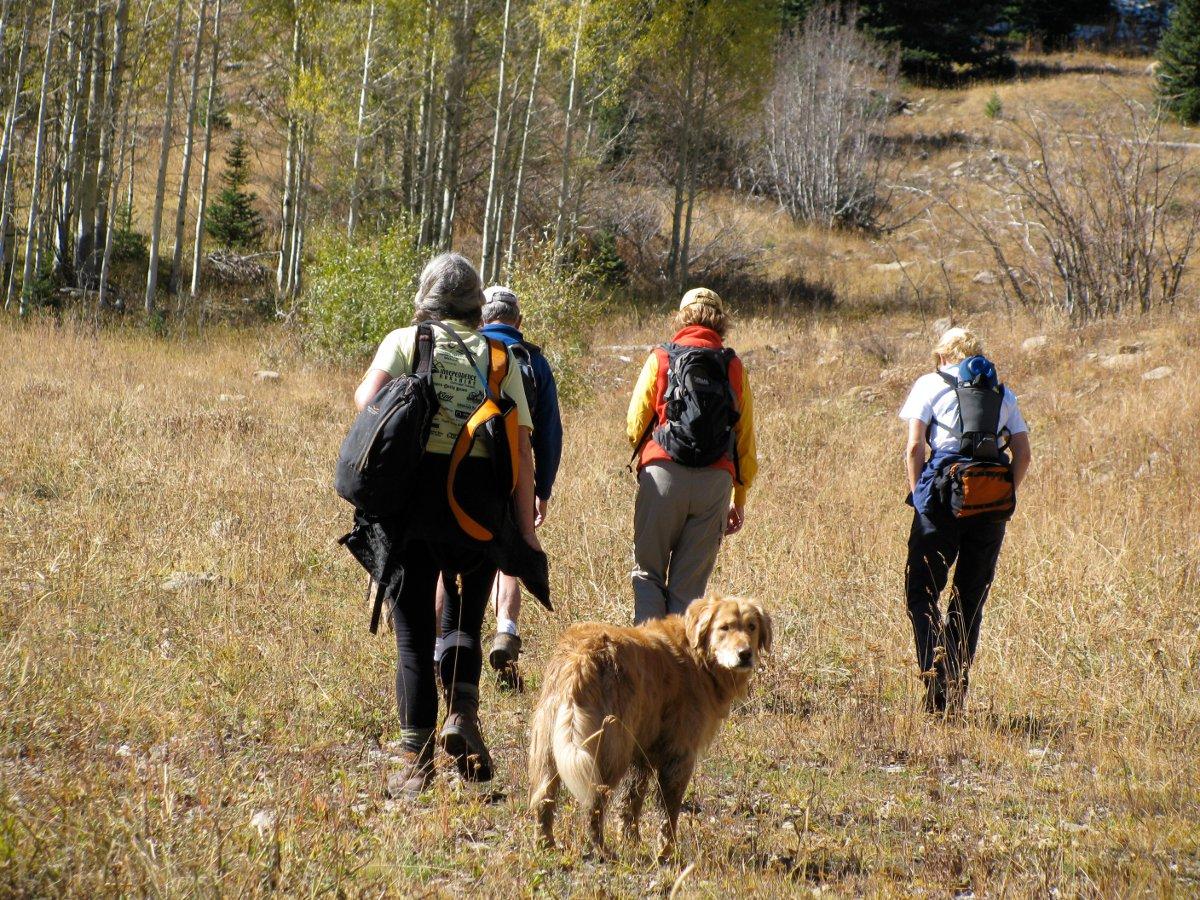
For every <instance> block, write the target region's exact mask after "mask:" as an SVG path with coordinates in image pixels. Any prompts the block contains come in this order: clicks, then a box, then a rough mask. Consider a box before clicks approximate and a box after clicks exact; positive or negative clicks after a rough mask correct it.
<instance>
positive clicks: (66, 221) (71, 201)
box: [54, 8, 95, 281]
mask: <svg viewBox="0 0 1200 900" xmlns="http://www.w3.org/2000/svg"><path fill="white" fill-rule="evenodd" d="M92 16H93V11H91V10H88V11H87V12H85V13H84V17H83V22H82V24H81V25H80V26H79V31H78V33H76V31H75V10H74V8H72V9H71V12H70V15H69V16H68V18H67V29H66V32H67V35H68V37H67V41H68V48H69V51H70V55H69V56H68V57H67V67H68V68H69V69H74V70H75V77H74V78H72V79H71V80H70V81H68V82H67V98H66V102H65V103H64V115H65V120H66V124H65V128H63V121H62V120H61V119H60V120H59V122H58V123H56V124H57V125H58V126H59V127H60V128H63V141H64V143H65V144H66V148H65V152H63V151H62V150H60V152H59V161H60V168H59V171H60V172H61V176H62V183H61V185H60V190H61V193H60V194H59V207H58V211H57V213H56V214H55V216H54V220H55V221H54V225H55V228H54V272H55V274H56V275H57V276H58V277H59V278H61V279H62V280H63V281H74V274H75V273H74V271H73V269H74V266H73V264H72V262H73V256H74V249H75V243H74V229H73V228H72V227H71V226H72V225H73V224H74V218H75V216H74V213H75V206H76V203H77V198H76V188H77V187H78V185H79V180H80V178H79V175H80V166H79V159H80V155H81V151H82V144H83V140H84V123H85V120H86V116H87V112H86V109H85V107H86V105H87V101H88V88H89V87H90V85H91V81H92V77H91V76H92V55H91V53H90V52H89V50H90V45H91V38H92V32H93V31H94V30H95V29H94V28H93V25H94V23H93V21H92Z"/></svg>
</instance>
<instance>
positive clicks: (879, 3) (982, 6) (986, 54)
mask: <svg viewBox="0 0 1200 900" xmlns="http://www.w3.org/2000/svg"><path fill="white" fill-rule="evenodd" d="M1002 7H1003V2H1002V0H867V2H864V3H863V4H862V5H861V6H860V7H859V8H860V9H861V10H862V13H863V18H862V23H863V27H865V28H866V29H867V31H869V32H871V33H872V34H873V35H875V37H877V38H879V39H880V40H882V41H889V42H890V41H894V42H896V43H897V44H899V45H900V52H901V56H900V62H901V65H902V66H903V68H904V71H905V73H906V74H908V75H911V76H914V77H917V78H921V79H927V80H933V81H940V80H945V79H947V78H949V77H951V76H952V75H953V74H954V71H955V67H956V66H963V67H966V68H969V69H974V70H985V69H988V68H994V67H996V66H998V65H999V64H1000V63H1001V62H1003V61H1005V59H1006V58H1007V54H1006V52H1005V48H1004V47H1003V46H1002V45H1001V44H999V43H998V42H996V41H995V40H994V39H993V38H992V37H991V36H990V35H989V34H988V30H987V29H988V27H989V26H991V25H994V24H996V22H997V21H998V20H999V19H1000V12H1001V9H1002Z"/></svg>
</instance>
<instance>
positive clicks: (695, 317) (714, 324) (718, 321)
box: [675, 303, 729, 337]
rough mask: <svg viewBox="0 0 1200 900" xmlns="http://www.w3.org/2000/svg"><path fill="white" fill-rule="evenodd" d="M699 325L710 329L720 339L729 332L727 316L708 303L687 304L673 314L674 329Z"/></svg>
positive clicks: (721, 310)
mask: <svg viewBox="0 0 1200 900" xmlns="http://www.w3.org/2000/svg"><path fill="white" fill-rule="evenodd" d="M689 325H701V326H703V327H704V328H711V329H712V330H713V331H715V332H716V333H717V334H719V335H720V336H721V337H725V332H727V331H728V330H729V314H728V313H726V312H725V310H723V309H718V308H717V307H715V306H712V305H711V304H708V303H689V304H688V305H687V306H685V307H684V308H683V309H681V310H680V311H679V312H677V313H676V314H675V328H676V329H680V328H687V327H688V326H689Z"/></svg>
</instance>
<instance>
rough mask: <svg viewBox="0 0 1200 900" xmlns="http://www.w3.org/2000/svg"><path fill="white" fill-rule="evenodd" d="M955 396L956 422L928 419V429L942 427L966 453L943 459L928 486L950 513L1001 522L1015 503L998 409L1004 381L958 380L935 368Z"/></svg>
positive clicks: (1014, 506) (1014, 491) (959, 451)
mask: <svg viewBox="0 0 1200 900" xmlns="http://www.w3.org/2000/svg"><path fill="white" fill-rule="evenodd" d="M937 374H938V375H939V376H940V377H941V379H942V380H943V381H945V382H946V384H947V385H948V386H949V388H950V389H951V390H952V391H954V394H955V397H956V398H957V400H958V418H959V424H958V427H957V428H954V427H952V426H950V425H947V424H946V423H944V422H939V421H937V420H936V419H934V420H932V421H931V422H930V423H929V427H930V432H931V433H932V429H933V428H935V427H938V428H943V429H945V430H947V431H949V432H950V434H952V435H954V436H955V437H957V438H958V455H959V456H960V457H967V459H966V460H963V459H953V460H951V461H949V462H948V463H946V464H945V465H944V466H943V467H942V469H941V470H940V471H939V472H938V474H937V476H936V478H935V479H934V491H935V493H936V495H937V497H938V498H939V499H940V501H941V504H942V506H943V508H944V509H945V511H946V512H947V513H949V514H950V515H951V516H952V517H954V518H956V519H968V518H972V519H976V520H980V521H991V522H1003V521H1006V520H1008V519H1010V518H1011V517H1012V514H1013V512H1014V511H1015V510H1016V506H1017V495H1016V488H1015V485H1014V484H1013V475H1012V464H1011V462H1010V460H1009V457H1008V455H1007V454H1006V453H1005V451H1006V450H1007V449H1008V444H1007V443H1002V441H1003V440H1004V437H1003V435H1002V434H1001V433H1000V415H1001V411H1002V408H1003V405H1004V385H1002V384H1000V383H998V381H997V380H996V379H994V378H992V379H990V380H989V379H986V378H983V377H976V378H974V379H973V380H972V381H964V380H963V379H962V378H956V377H955V376H953V375H950V374H948V373H946V372H942V371H940V370H939V371H938V373H937Z"/></svg>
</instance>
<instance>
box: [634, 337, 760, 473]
mask: <svg viewBox="0 0 1200 900" xmlns="http://www.w3.org/2000/svg"><path fill="white" fill-rule="evenodd" d="M663 350H664V351H665V352H666V354H667V390H666V393H665V395H664V397H663V399H664V401H665V405H666V417H665V421H663V422H662V423H661V424H660V425H659V426H658V427H657V428H654V430H653V434H654V440H655V441H657V442H658V444H659V446H661V447H662V448H663V449H664V450H666V451H667V453H668V454H670V456H671V459H673V460H675V462H677V463H679V464H680V465H684V466H692V467H695V468H702V467H704V466H711V465H712V464H713V463H715V462H717V461H718V460H720V459H722V458H723V457H725V456H730V457H731V458H732V459H733V461H734V465H735V466H736V464H737V446H736V437H735V434H734V426H735V425H736V424H737V422H738V419H740V418H741V413H740V412H738V408H737V398H736V397H735V396H734V393H733V385H732V384H730V382H729V364H730V363H731V362H732V361H733V359H734V356H735V354H734V352H733V351H732V350H731V349H729V348H728V347H726V348H723V349H721V350H713V349H710V348H708V347H688V346H685V345H683V344H664V345H663Z"/></svg>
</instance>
